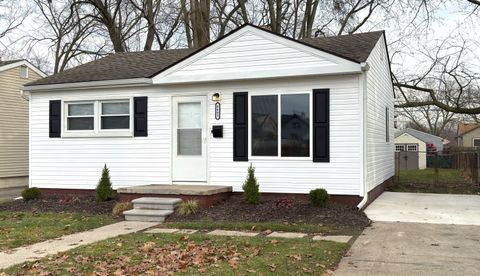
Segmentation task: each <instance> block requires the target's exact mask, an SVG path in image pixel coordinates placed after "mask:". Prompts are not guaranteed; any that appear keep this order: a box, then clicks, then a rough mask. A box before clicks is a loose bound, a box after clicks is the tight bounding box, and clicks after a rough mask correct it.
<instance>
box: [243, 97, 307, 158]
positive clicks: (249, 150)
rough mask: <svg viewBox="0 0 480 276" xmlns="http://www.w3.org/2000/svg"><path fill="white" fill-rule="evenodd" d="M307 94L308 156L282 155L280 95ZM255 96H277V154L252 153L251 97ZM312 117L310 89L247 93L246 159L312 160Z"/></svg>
mask: <svg viewBox="0 0 480 276" xmlns="http://www.w3.org/2000/svg"><path fill="white" fill-rule="evenodd" d="M299 94H307V95H308V109H309V110H308V114H309V115H308V116H309V123H308V131H309V135H308V137H309V141H308V142H309V149H308V156H282V135H281V134H282V120H281V119H282V95H299ZM255 96H277V97H278V101H277V105H278V106H277V110H278V114H277V116H278V117H277V120H278V135H277V141H278V143H277V147H278V149H277V156H262V155H252V97H255ZM312 118H313V100H312V91H311V90H295V91H294V92H291V91H285V90H277V91H271V90H266V91H256V92H249V93H248V160H253V161H258V160H283V161H285V160H292V161H313V130H312Z"/></svg>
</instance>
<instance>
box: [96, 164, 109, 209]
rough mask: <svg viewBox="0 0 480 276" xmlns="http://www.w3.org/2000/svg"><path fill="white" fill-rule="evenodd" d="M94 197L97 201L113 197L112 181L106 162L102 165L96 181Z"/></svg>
mask: <svg viewBox="0 0 480 276" xmlns="http://www.w3.org/2000/svg"><path fill="white" fill-rule="evenodd" d="M95 197H96V199H97V201H107V200H110V199H112V198H113V189H112V182H111V181H110V170H109V169H108V168H107V164H105V166H104V167H103V171H102V177H101V178H100V181H98V185H97V188H96V189H95Z"/></svg>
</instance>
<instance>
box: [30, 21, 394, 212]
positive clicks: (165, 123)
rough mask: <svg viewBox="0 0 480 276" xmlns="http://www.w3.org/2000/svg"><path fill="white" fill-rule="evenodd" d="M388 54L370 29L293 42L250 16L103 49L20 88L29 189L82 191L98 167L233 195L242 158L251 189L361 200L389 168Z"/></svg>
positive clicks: (123, 177) (128, 177) (145, 180)
mask: <svg viewBox="0 0 480 276" xmlns="http://www.w3.org/2000/svg"><path fill="white" fill-rule="evenodd" d="M389 65H390V64H389V59H388V53H387V48H386V43H385V35H384V33H383V32H370V33H363V34H355V35H345V36H338V37H328V38H311V39H306V40H302V41H295V40H292V39H289V38H286V37H282V36H280V35H277V34H274V33H272V32H269V31H267V30H264V29H261V28H258V27H254V26H251V25H245V26H243V27H241V28H239V29H237V30H235V31H232V32H231V33H230V34H228V35H226V36H225V37H223V38H221V39H219V40H217V41H216V42H213V43H211V44H209V45H207V46H206V47H203V48H201V49H195V50H192V49H181V50H163V51H148V52H136V53H117V54H112V55H109V56H107V57H105V58H102V59H100V60H96V61H93V62H90V63H87V64H84V65H81V66H78V67H76V68H73V69H69V70H66V71H64V72H61V73H58V74H56V75H53V76H50V77H48V78H45V79H42V80H38V81H35V82H32V83H29V84H27V85H26V86H25V87H24V90H25V91H27V92H29V95H30V105H31V111H32V112H31V113H30V118H31V132H30V135H31V136H30V139H31V149H30V153H31V164H30V168H31V178H30V186H36V187H39V188H42V189H48V188H50V189H52V188H53V189H58V190H56V191H59V192H61V191H62V192H68V191H78V190H79V189H80V190H90V191H91V190H93V189H94V188H95V186H96V184H97V182H98V179H99V177H100V172H101V169H102V167H103V165H104V164H107V166H108V167H109V168H110V174H111V178H112V182H113V185H114V188H120V187H128V186H135V185H145V184H153V183H155V184H187V183H196V184H203V185H231V186H232V187H233V190H234V191H235V192H241V191H242V184H243V183H244V181H245V178H246V176H247V168H248V166H249V165H250V164H252V165H253V166H254V167H255V168H256V171H255V174H256V177H257V179H258V181H259V184H260V191H261V192H264V193H281V194H287V193H290V194H306V193H308V192H309V191H310V190H312V189H315V188H325V189H327V190H328V192H329V193H330V194H331V195H333V198H339V199H340V198H343V199H345V200H349V202H350V203H352V204H358V205H359V206H364V204H365V203H366V202H367V199H372V198H374V197H375V196H377V195H378V194H379V193H380V192H381V191H383V187H384V185H382V184H386V183H388V182H389V181H390V180H391V179H392V177H393V175H394V143H393V89H392V81H391V77H390V68H389ZM217 93H218V95H217ZM289 118H292V119H289ZM293 118H295V119H294V121H293ZM305 122H306V124H305ZM217 126H223V135H218V136H222V137H218V136H217V137H213V136H212V134H211V129H212V128H213V127H217ZM305 126H308V127H305ZM252 129H255V131H252ZM292 145H294V147H296V148H298V150H291V147H292ZM49 191H52V190H49ZM79 192H80V191H79ZM367 195H368V196H367ZM362 199H363V200H362Z"/></svg>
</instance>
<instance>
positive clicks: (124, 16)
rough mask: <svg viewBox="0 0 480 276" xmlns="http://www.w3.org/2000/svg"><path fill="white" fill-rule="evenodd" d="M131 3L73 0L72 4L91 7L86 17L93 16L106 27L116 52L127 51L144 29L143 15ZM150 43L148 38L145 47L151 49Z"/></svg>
mask: <svg viewBox="0 0 480 276" xmlns="http://www.w3.org/2000/svg"><path fill="white" fill-rule="evenodd" d="M131 3H132V2H130V1H127V0H104V1H102V0H73V4H72V6H78V5H82V6H84V7H88V8H90V10H87V12H86V14H85V18H91V19H93V20H94V21H96V22H98V23H99V24H101V25H102V26H103V27H104V28H105V30H106V31H107V33H108V36H109V38H110V41H111V43H112V45H113V49H114V51H115V52H126V51H128V50H129V47H128V41H129V40H130V39H132V38H134V37H135V36H136V35H138V34H139V33H141V32H142V31H143V29H144V27H143V26H141V25H140V21H141V19H142V17H141V16H139V14H138V13H137V12H136V11H137V9H135V8H134V7H133V5H132V4H131ZM148 16H150V15H148ZM147 29H148V27H147ZM148 43H151V42H150V41H149V40H147V41H146V43H145V46H144V49H145V48H147V49H149V47H150V45H148Z"/></svg>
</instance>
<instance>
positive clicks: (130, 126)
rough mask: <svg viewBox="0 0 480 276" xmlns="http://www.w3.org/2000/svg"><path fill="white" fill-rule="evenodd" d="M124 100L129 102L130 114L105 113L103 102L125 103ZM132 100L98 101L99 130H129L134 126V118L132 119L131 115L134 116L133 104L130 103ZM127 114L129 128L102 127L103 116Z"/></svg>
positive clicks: (123, 115)
mask: <svg viewBox="0 0 480 276" xmlns="http://www.w3.org/2000/svg"><path fill="white" fill-rule="evenodd" d="M124 102H127V103H128V114H126V113H124V114H105V115H104V114H103V109H102V107H103V104H104V103H124ZM130 102H131V101H130V100H101V101H98V130H99V131H101V132H103V131H105V132H112V131H124V130H129V129H131V128H132V120H131V116H132V105H131V104H130ZM125 116H128V120H129V123H128V128H110V129H108V128H102V118H103V117H125Z"/></svg>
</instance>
